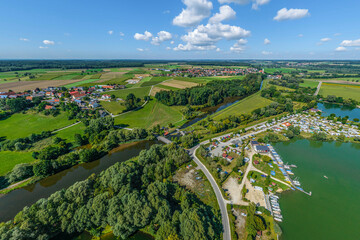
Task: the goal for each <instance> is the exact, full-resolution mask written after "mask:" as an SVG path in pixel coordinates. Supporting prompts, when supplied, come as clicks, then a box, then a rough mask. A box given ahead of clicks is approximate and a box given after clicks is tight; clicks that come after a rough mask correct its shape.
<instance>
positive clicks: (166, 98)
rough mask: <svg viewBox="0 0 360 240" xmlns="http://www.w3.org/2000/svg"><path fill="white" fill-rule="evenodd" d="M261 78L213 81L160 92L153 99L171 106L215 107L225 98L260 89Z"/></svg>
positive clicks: (250, 77)
mask: <svg viewBox="0 0 360 240" xmlns="http://www.w3.org/2000/svg"><path fill="white" fill-rule="evenodd" d="M261 81H262V76H261V75H258V74H248V75H246V76H245V78H244V79H242V80H240V79H239V80H214V81H211V82H209V83H207V84H206V85H202V86H195V87H192V88H186V89H182V90H177V91H160V92H158V93H156V95H155V98H156V99H157V100H159V101H160V102H161V103H163V104H165V105H168V106H173V105H181V106H185V105H206V106H216V105H218V104H220V103H222V102H223V101H224V99H225V98H227V97H242V98H243V97H246V96H249V95H251V94H253V93H255V92H256V91H258V90H259V89H260V85H261Z"/></svg>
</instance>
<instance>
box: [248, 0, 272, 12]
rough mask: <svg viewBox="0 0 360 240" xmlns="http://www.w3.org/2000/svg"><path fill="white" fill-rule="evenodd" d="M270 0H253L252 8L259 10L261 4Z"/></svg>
mask: <svg viewBox="0 0 360 240" xmlns="http://www.w3.org/2000/svg"><path fill="white" fill-rule="evenodd" d="M269 2H270V0H253V4H252V9H254V10H258V9H259V6H262V5H265V4H267V3H269Z"/></svg>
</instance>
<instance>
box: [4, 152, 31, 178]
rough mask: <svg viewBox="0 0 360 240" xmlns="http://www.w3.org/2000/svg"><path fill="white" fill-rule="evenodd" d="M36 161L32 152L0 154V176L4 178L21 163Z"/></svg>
mask: <svg viewBox="0 0 360 240" xmlns="http://www.w3.org/2000/svg"><path fill="white" fill-rule="evenodd" d="M33 161H35V159H34V158H33V157H32V156H31V152H8V151H1V152H0V166H1V168H0V176H4V175H5V174H6V173H8V172H10V171H11V170H12V169H13V168H14V166H15V165H17V164H20V163H29V162H33Z"/></svg>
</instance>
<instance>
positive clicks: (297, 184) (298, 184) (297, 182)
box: [293, 181, 301, 186]
mask: <svg viewBox="0 0 360 240" xmlns="http://www.w3.org/2000/svg"><path fill="white" fill-rule="evenodd" d="M293 183H294V185H295V186H301V184H300V182H299V181H293Z"/></svg>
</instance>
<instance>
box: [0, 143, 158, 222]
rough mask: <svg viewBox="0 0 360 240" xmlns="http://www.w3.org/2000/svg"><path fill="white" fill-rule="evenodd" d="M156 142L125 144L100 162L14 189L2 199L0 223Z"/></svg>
mask: <svg viewBox="0 0 360 240" xmlns="http://www.w3.org/2000/svg"><path fill="white" fill-rule="evenodd" d="M155 143H158V142H155V141H141V142H135V143H129V144H122V145H121V146H120V147H118V148H116V149H114V150H112V151H111V153H110V154H108V155H106V156H104V157H102V158H101V159H99V160H97V161H93V162H90V163H83V164H80V165H76V166H74V167H72V168H70V169H67V170H64V171H62V172H59V173H57V174H55V175H52V176H50V177H47V178H44V179H42V180H40V181H39V182H36V183H34V184H30V185H28V186H26V187H23V188H20V189H17V190H14V191H12V192H10V193H8V194H6V195H5V196H3V197H1V198H0V222H3V221H8V220H10V219H12V218H14V217H15V215H16V214H17V213H18V212H20V211H21V210H22V209H23V208H24V207H25V206H30V205H32V204H33V203H35V202H36V201H38V200H39V199H41V198H47V197H49V196H50V195H51V194H53V193H54V192H56V191H58V190H61V189H63V188H68V187H70V186H71V185H73V184H74V183H75V182H78V181H82V180H85V179H86V178H88V177H89V176H90V175H91V174H97V173H100V172H101V171H103V170H105V169H107V168H109V167H110V166H112V165H113V164H115V163H116V162H124V161H126V160H129V159H131V158H133V157H136V156H138V155H139V153H140V151H141V150H143V149H149V148H150V146H151V145H153V144H155Z"/></svg>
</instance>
